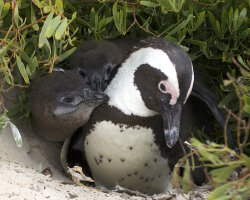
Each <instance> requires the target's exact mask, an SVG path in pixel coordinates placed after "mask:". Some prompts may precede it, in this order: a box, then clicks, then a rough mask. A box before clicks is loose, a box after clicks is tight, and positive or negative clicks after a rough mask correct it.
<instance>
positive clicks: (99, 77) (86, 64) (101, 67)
mask: <svg viewBox="0 0 250 200" xmlns="http://www.w3.org/2000/svg"><path fill="white" fill-rule="evenodd" d="M115 66H116V65H115V64H113V63H111V62H109V61H108V60H106V59H104V60H103V61H101V60H98V62H97V61H91V60H90V59H85V60H83V61H82V62H81V63H80V65H79V67H77V68H76V70H77V72H78V73H79V74H80V75H81V76H82V78H83V79H84V80H85V81H86V82H87V83H88V85H89V86H90V88H91V89H92V90H95V91H99V92H102V91H104V89H105V88H106V87H107V84H108V81H109V79H110V76H111V72H112V70H113V69H114V68H115Z"/></svg>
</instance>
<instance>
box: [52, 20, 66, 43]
mask: <svg viewBox="0 0 250 200" xmlns="http://www.w3.org/2000/svg"><path fill="white" fill-rule="evenodd" d="M66 28H67V18H66V17H65V18H64V20H63V21H62V23H61V24H60V26H59V27H58V29H57V30H56V34H55V38H56V39H57V40H60V39H61V37H62V36H63V34H64V33H65V32H66Z"/></svg>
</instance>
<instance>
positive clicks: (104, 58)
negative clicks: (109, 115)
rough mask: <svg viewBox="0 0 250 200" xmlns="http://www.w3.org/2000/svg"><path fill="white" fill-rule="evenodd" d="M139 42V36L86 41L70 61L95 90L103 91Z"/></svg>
mask: <svg viewBox="0 0 250 200" xmlns="http://www.w3.org/2000/svg"><path fill="white" fill-rule="evenodd" d="M137 42H139V39H138V38H122V39H116V40H112V41H106V40H104V41H101V42H97V41H86V42H84V43H83V44H82V45H81V46H79V47H78V48H77V50H76V51H75V52H74V53H73V54H72V55H71V56H70V58H69V63H70V65H71V66H72V67H73V68H74V69H75V70H76V71H77V72H78V73H79V74H80V75H81V76H82V77H83V78H84V80H86V81H87V82H88V83H89V85H90V87H91V88H92V89H93V90H97V91H103V90H104V89H105V88H106V86H107V84H108V82H109V80H110V79H111V77H112V74H113V73H114V71H115V69H116V67H117V66H118V65H119V64H120V63H121V62H122V61H123V60H124V59H125V57H126V55H127V54H128V52H129V51H130V50H131V49H132V48H133V46H134V45H135V44H136V43H137Z"/></svg>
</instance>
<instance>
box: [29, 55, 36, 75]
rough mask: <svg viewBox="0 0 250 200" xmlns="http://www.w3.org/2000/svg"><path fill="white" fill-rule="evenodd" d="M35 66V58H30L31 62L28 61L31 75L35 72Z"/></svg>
mask: <svg viewBox="0 0 250 200" xmlns="http://www.w3.org/2000/svg"><path fill="white" fill-rule="evenodd" d="M36 66H37V58H36V57H34V58H33V59H32V62H31V63H30V71H31V75H33V74H34V73H35V72H36Z"/></svg>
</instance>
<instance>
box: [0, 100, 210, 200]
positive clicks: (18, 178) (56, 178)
mask: <svg viewBox="0 0 250 200" xmlns="http://www.w3.org/2000/svg"><path fill="white" fill-rule="evenodd" d="M10 96H12V95H10ZM14 96H15V95H14ZM15 124H16V125H17V127H18V129H19V130H20V132H21V136H22V140H23V145H22V147H21V148H18V147H17V146H16V143H15V141H14V138H13V135H12V132H11V130H10V127H9V126H7V127H6V128H5V129H4V130H2V131H0V200H5V199H6V200H8V199H13V200H43V199H50V200H64V199H74V200H78V199H79V200H80V199H81V200H83V199H88V200H92V199H97V200H103V199H111V200H112V199H114V200H120V199H135V200H137V199H138V200H140V199H154V200H167V199H177V200H182V199H206V197H207V196H208V191H207V190H206V189H205V187H201V188H198V189H196V190H194V191H191V192H190V193H189V194H185V195H184V194H182V192H180V191H178V192H177V191H173V193H171V194H160V195H154V196H143V197H142V196H138V195H137V196H135V195H129V194H127V193H118V192H109V193H105V192H102V191H100V190H97V189H95V188H92V187H91V188H90V187H87V186H82V187H80V186H77V185H76V184H74V183H73V182H72V180H71V178H70V177H68V176H67V175H66V173H65V172H64V170H63V168H62V166H61V163H60V150H61V145H62V144H59V143H53V142H49V141H46V140H45V139H43V138H41V137H40V136H38V135H36V134H35V133H33V131H32V130H31V128H29V127H27V126H24V125H23V124H22V123H21V122H17V123H15ZM46 168H48V169H50V171H51V173H50V174H49V175H45V174H44V173H43V170H44V169H46ZM51 174H52V176H50V175H51Z"/></svg>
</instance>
